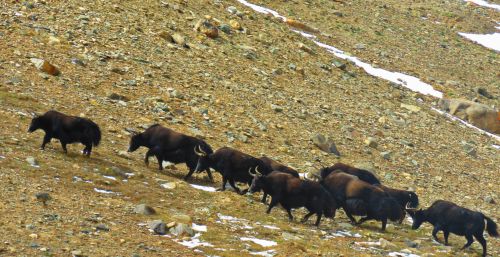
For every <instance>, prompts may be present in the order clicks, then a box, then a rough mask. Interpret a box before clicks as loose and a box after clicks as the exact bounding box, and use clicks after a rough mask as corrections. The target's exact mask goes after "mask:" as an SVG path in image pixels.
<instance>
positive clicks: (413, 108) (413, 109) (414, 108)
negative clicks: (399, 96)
mask: <svg viewBox="0 0 500 257" xmlns="http://www.w3.org/2000/svg"><path fill="white" fill-rule="evenodd" d="M401 107H402V108H405V109H407V110H409V111H410V112H412V113H416V112H419V111H420V107H418V106H415V105H411V104H403V103H402V104H401Z"/></svg>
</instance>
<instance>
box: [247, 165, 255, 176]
mask: <svg viewBox="0 0 500 257" xmlns="http://www.w3.org/2000/svg"><path fill="white" fill-rule="evenodd" d="M248 174H250V176H252V177H255V176H257V173H252V167H250V168H248Z"/></svg>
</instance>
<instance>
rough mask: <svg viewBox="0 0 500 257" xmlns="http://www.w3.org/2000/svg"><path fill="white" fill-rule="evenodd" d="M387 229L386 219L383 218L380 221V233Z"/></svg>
mask: <svg viewBox="0 0 500 257" xmlns="http://www.w3.org/2000/svg"><path fill="white" fill-rule="evenodd" d="M386 227H387V218H384V219H383V220H382V231H385V228H386Z"/></svg>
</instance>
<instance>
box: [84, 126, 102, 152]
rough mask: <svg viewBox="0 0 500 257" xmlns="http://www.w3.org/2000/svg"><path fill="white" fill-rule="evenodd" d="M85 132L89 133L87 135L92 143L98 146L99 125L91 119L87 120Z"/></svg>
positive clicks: (99, 136)
mask: <svg viewBox="0 0 500 257" xmlns="http://www.w3.org/2000/svg"><path fill="white" fill-rule="evenodd" d="M87 133H89V136H90V138H91V140H92V144H93V145H94V146H98V145H99V143H100V142H101V130H100V129H99V126H97V124H95V123H94V122H93V121H90V120H89V123H88V126H87Z"/></svg>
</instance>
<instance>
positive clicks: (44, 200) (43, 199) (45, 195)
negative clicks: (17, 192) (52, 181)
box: [35, 192, 52, 205]
mask: <svg viewBox="0 0 500 257" xmlns="http://www.w3.org/2000/svg"><path fill="white" fill-rule="evenodd" d="M35 197H36V199H37V200H38V201H40V202H42V203H43V205H47V202H48V201H50V200H51V199H52V197H50V195H49V193H46V192H41V193H37V194H36V195H35Z"/></svg>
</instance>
